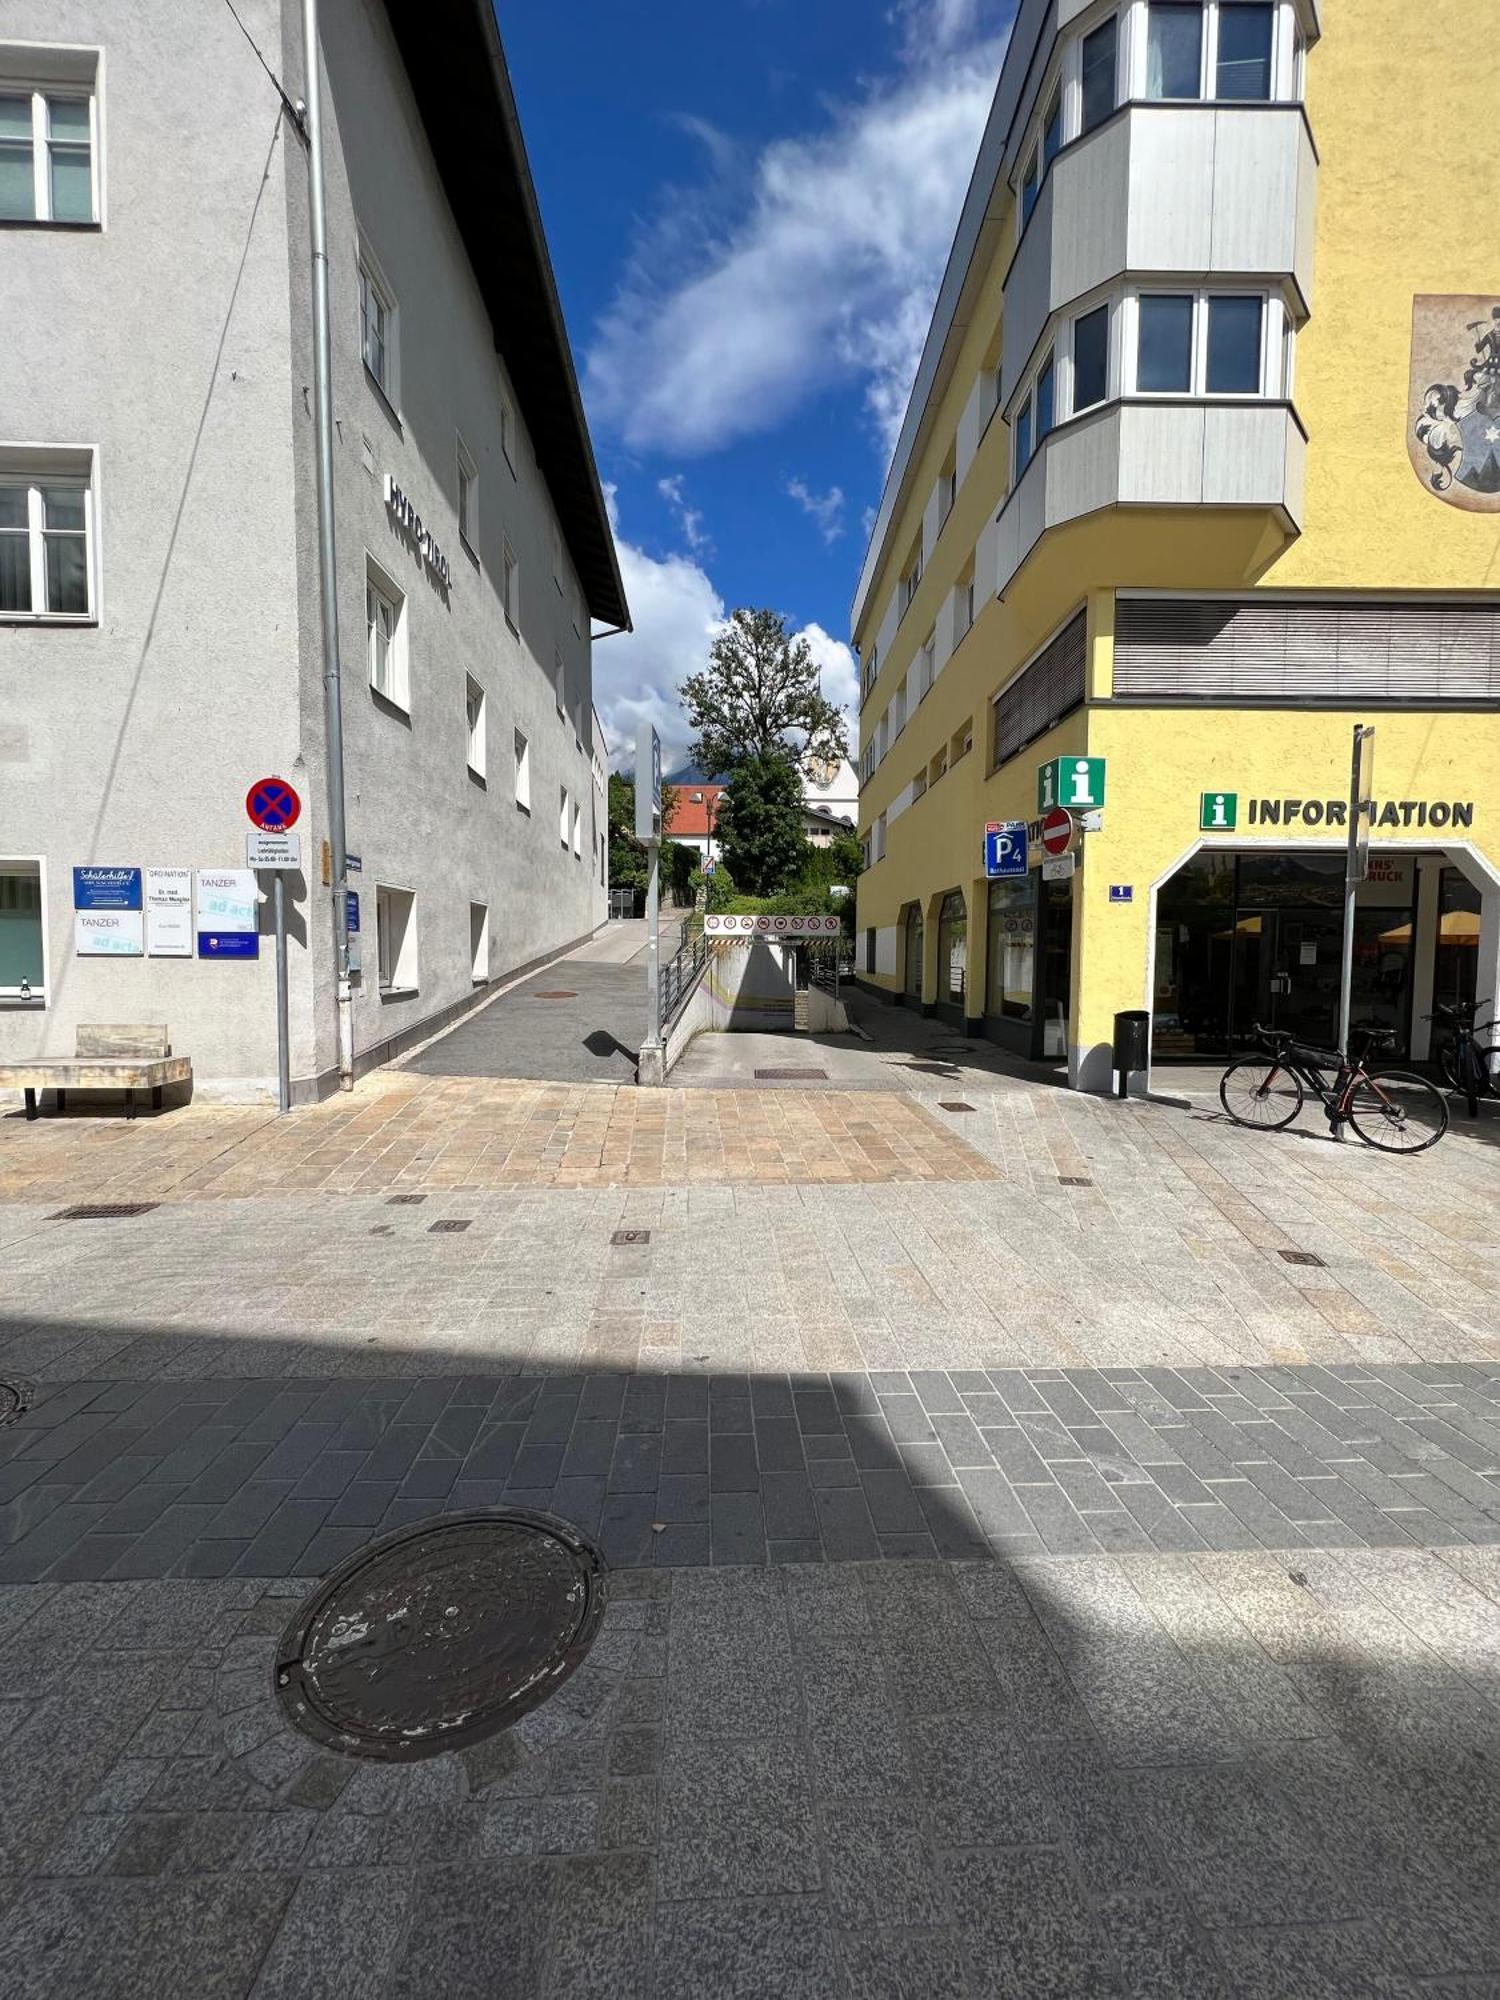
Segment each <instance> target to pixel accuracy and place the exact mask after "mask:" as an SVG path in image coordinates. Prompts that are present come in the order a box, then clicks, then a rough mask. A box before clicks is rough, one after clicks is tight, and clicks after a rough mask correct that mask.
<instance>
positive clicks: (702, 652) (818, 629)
mask: <svg viewBox="0 0 1500 2000" xmlns="http://www.w3.org/2000/svg"><path fill="white" fill-rule="evenodd" d="M605 499H606V500H607V502H608V505H609V518H610V525H611V527H613V529H614V531H615V549H616V552H617V554H618V555H619V558H620V574H621V576H622V578H623V579H624V583H625V595H626V599H627V601H628V603H629V605H630V614H631V617H632V618H633V619H634V620H635V629H634V630H633V631H630V632H622V633H621V634H620V635H619V636H618V637H617V638H611V639H605V640H602V641H600V642H599V643H598V644H596V645H595V647H594V706H595V707H596V708H597V709H598V711H599V719H600V721H601V722H602V723H603V724H604V731H605V735H606V737H607V738H608V741H609V747H610V762H611V764H613V765H614V766H615V768H616V769H625V770H630V769H632V768H633V767H634V764H635V743H636V735H637V732H638V731H639V729H640V725H641V723H642V722H650V723H653V724H654V725H655V727H656V729H657V731H658V733H659V734H660V736H661V739H662V752H663V756H664V759H665V761H666V768H667V769H668V770H669V771H671V770H677V769H679V768H680V767H681V766H682V764H683V763H685V762H686V759H687V747H688V741H689V730H688V724H687V717H686V716H685V715H684V714H683V712H682V700H681V692H680V691H681V687H682V683H683V682H684V681H685V680H686V679H687V677H688V675H689V674H695V673H697V672H698V671H699V669H700V668H702V667H704V666H706V665H707V663H708V649H709V647H710V646H711V645H712V644H713V641H714V638H715V636H716V635H717V634H718V633H719V632H720V631H721V630H722V628H723V626H724V623H725V619H726V616H727V613H726V609H725V605H724V600H723V598H722V597H721V596H720V594H719V592H718V590H717V589H716V588H715V586H714V584H713V581H712V579H711V578H710V577H709V575H708V572H707V571H706V570H705V569H704V568H703V566H702V564H701V563H699V562H696V561H694V560H693V559H692V558H691V557H690V556H685V555H676V554H674V555H669V556H665V557H657V556H653V555H650V554H648V553H647V551H646V550H645V549H642V548H639V547H637V546H636V545H635V544H634V543H633V542H629V541H627V540H625V538H624V537H623V536H622V535H621V533H620V524H619V518H618V513H617V509H616V504H615V490H614V488H613V487H612V486H607V487H606V488H605ZM802 637H804V638H805V639H806V640H807V643H808V645H809V647H810V648H811V649H812V655H813V658H814V659H815V660H816V661H817V663H818V667H819V670H820V673H821V678H822V684H823V692H824V694H825V695H827V697H828V699H829V700H830V701H832V702H836V703H837V704H838V706H839V707H840V708H842V709H843V710H844V711H845V714H846V715H847V716H848V717H849V720H850V741H851V743H852V742H853V740H854V735H853V731H854V725H855V723H856V721H857V718H858V713H859V672H858V668H857V667H856V664H855V660H854V655H853V653H851V652H850V650H849V648H848V647H847V646H846V645H844V644H843V643H842V642H841V641H840V640H838V639H835V638H833V637H832V635H831V634H829V633H828V632H825V631H824V630H823V627H822V626H821V625H817V624H811V625H807V626H804V627H803V628H802Z"/></svg>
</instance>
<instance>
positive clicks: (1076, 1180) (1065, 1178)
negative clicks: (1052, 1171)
mask: <svg viewBox="0 0 1500 2000" xmlns="http://www.w3.org/2000/svg"><path fill="white" fill-rule="evenodd" d="M1057 1185H1058V1186H1059V1187H1092V1186H1093V1185H1094V1183H1093V1182H1092V1181H1091V1180H1090V1179H1089V1177H1088V1175H1087V1174H1059V1175H1058V1177H1057Z"/></svg>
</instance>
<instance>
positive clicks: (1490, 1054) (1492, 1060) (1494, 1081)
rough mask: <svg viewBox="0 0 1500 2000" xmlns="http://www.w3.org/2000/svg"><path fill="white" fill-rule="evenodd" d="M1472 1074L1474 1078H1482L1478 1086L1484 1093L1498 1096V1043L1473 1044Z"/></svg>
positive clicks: (1499, 1050) (1499, 1077) (1499, 1048)
mask: <svg viewBox="0 0 1500 2000" xmlns="http://www.w3.org/2000/svg"><path fill="white" fill-rule="evenodd" d="M1474 1074H1475V1078H1476V1080H1478V1079H1481V1078H1482V1079H1483V1081H1482V1082H1481V1084H1480V1088H1481V1092H1482V1093H1483V1094H1484V1095H1487V1096H1489V1097H1500V1043H1496V1042H1476V1043H1475V1044H1474Z"/></svg>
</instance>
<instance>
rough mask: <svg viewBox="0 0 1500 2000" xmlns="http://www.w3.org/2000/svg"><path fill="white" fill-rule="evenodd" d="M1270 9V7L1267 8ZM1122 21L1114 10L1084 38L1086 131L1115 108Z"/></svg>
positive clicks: (1099, 123) (1090, 130) (1084, 113)
mask: <svg viewBox="0 0 1500 2000" xmlns="http://www.w3.org/2000/svg"><path fill="white" fill-rule="evenodd" d="M1267 11H1268V12H1269V9H1267ZM1118 42H1119V24H1118V22H1117V20H1116V19H1115V16H1114V15H1113V14H1111V15H1110V17H1109V19H1108V20H1107V21H1101V22H1100V23H1099V26H1098V27H1097V28H1095V29H1094V31H1093V33H1092V34H1089V35H1085V36H1084V38H1083V123H1082V130H1083V131H1084V132H1092V131H1093V129H1094V127H1095V126H1096V125H1102V124H1103V123H1104V121H1105V119H1106V118H1108V116H1109V115H1110V113H1111V112H1112V111H1113V110H1114V108H1115V57H1116V50H1117V47H1118Z"/></svg>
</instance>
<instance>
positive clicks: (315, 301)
mask: <svg viewBox="0 0 1500 2000" xmlns="http://www.w3.org/2000/svg"><path fill="white" fill-rule="evenodd" d="M302 40H303V57H304V64H305V69H306V83H305V90H306V99H305V102H304V105H303V119H302V123H303V130H304V132H305V134H306V137H307V164H308V193H309V209H310V219H311V236H312V307H313V398H314V430H315V434H316V440H317V455H316V466H317V491H318V581H319V585H320V592H321V597H322V609H323V725H324V735H325V738H326V758H325V762H326V766H327V775H328V845H329V848H330V849H331V851H332V856H333V866H332V870H331V872H332V876H333V936H334V953H335V965H336V993H337V999H336V1010H337V1029H338V1071H339V1088H340V1089H341V1090H352V1089H353V1088H354V994H353V990H352V988H351V986H350V983H349V899H348V886H349V851H348V841H347V838H346V834H345V828H344V711H343V693H342V682H341V675H340V668H339V593H338V560H337V550H336V546H335V540H334V522H333V355H332V340H331V336H330V332H329V315H328V214H327V203H326V197H325V187H324V179H323V107H322V74H321V67H320V58H319V40H320V38H319V34H318V0H302Z"/></svg>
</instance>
